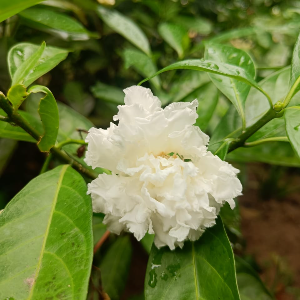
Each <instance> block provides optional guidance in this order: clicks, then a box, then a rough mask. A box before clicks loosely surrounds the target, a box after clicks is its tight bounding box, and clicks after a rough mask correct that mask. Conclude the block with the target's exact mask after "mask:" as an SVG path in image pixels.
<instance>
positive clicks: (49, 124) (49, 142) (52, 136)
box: [28, 85, 59, 152]
mask: <svg viewBox="0 0 300 300" xmlns="http://www.w3.org/2000/svg"><path fill="white" fill-rule="evenodd" d="M28 92H29V93H44V94H45V97H44V98H42V99H41V100H40V104H39V109H38V111H39V115H40V117H41V121H42V124H43V127H44V133H43V135H42V136H41V139H40V140H39V142H38V146H39V149H40V150H41V151H42V152H48V151H49V150H50V149H51V148H52V147H53V146H54V145H55V142H56V138H57V134H58V128H59V115H58V108H57V104H56V100H55V99H54V97H53V95H52V93H51V91H50V90H49V89H48V88H46V87H45V86H41V85H35V86H33V87H32V88H30V89H29V91H28Z"/></svg>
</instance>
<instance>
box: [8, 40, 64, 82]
mask: <svg viewBox="0 0 300 300" xmlns="http://www.w3.org/2000/svg"><path fill="white" fill-rule="evenodd" d="M39 49H40V48H39V46H37V45H33V44H29V43H20V44H17V45H15V46H14V47H12V48H11V49H10V51H9V53H8V68H9V72H10V76H11V78H12V79H13V82H16V81H18V80H16V79H15V78H16V76H17V74H18V73H20V71H18V70H19V69H24V68H25V67H26V66H28V62H29V61H30V60H35V64H34V66H33V67H31V68H26V74H25V72H24V77H23V78H22V77H20V80H21V81H22V80H23V84H24V85H25V86H29V85H30V84H31V83H32V82H34V81H35V80H36V79H38V78H39V77H41V76H42V75H44V74H46V73H47V72H49V71H50V70H51V69H53V68H54V67H55V66H57V65H58V64H59V63H60V62H61V61H62V60H64V59H65V58H66V57H67V55H68V52H69V51H68V50H65V49H59V48H54V47H46V48H45V49H44V50H43V53H42V55H41V56H40V58H39V59H38V60H36V53H37V52H38V51H39ZM33 58H34V59H33Z"/></svg>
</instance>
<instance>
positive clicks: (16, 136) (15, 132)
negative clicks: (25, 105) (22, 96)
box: [0, 109, 42, 143]
mask: <svg viewBox="0 0 300 300" xmlns="http://www.w3.org/2000/svg"><path fill="white" fill-rule="evenodd" d="M19 113H20V115H21V116H22V117H23V118H24V119H25V120H26V121H27V122H29V123H30V124H31V125H32V126H33V127H34V128H36V129H37V130H38V131H39V132H40V133H41V132H42V128H41V124H40V122H38V121H37V120H36V118H34V117H33V116H31V115H30V114H29V113H27V112H25V111H19ZM0 115H2V116H6V114H5V112H4V111H3V110H2V109H0ZM0 138H7V139H12V140H17V141H25V142H31V143H34V142H36V140H35V139H34V138H33V137H31V136H30V135H29V134H28V133H27V132H26V131H24V130H23V129H22V128H20V127H18V126H13V125H11V124H9V123H7V122H0Z"/></svg>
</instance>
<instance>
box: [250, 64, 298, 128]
mask: <svg viewBox="0 0 300 300" xmlns="http://www.w3.org/2000/svg"><path fill="white" fill-rule="evenodd" d="M289 78H290V67H287V68H284V69H281V70H279V71H277V72H274V73H272V74H271V75H269V76H268V77H266V78H265V79H263V80H262V81H260V82H259V85H260V87H261V88H262V89H263V90H265V91H266V92H267V93H268V94H269V95H270V97H271V99H272V102H273V104H275V103H277V102H278V101H283V100H284V98H285V96H286V95H287V93H288V91H289ZM298 104H300V93H297V94H296V95H295V96H294V97H293V99H292V101H291V102H290V103H289V106H294V105H298ZM269 107H270V106H269V104H268V101H267V100H266V98H265V97H264V95H262V94H261V93H260V92H258V91H257V90H256V89H253V88H251V90H250V93H249V95H248V98H247V100H246V105H245V113H246V124H247V127H248V126H250V125H252V124H254V123H255V122H256V121H257V120H258V119H260V118H261V117H262V116H263V115H264V114H265V113H266V112H267V111H268V109H269Z"/></svg>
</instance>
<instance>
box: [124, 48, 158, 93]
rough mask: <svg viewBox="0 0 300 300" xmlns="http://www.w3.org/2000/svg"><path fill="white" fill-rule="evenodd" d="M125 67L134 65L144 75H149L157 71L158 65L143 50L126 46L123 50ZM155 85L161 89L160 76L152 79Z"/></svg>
mask: <svg viewBox="0 0 300 300" xmlns="http://www.w3.org/2000/svg"><path fill="white" fill-rule="evenodd" d="M123 58H124V62H125V68H126V69H128V68H129V67H133V68H134V69H135V70H136V71H137V72H138V73H139V74H140V75H142V76H143V77H148V76H151V75H152V74H154V73H155V72H157V68H156V65H155V64H154V63H153V61H152V59H151V58H150V57H149V56H147V55H145V54H144V53H143V52H141V51H139V50H135V49H130V48H126V49H125V50H124V51H123ZM150 82H151V83H153V85H154V87H155V88H157V89H160V80H159V77H155V78H152V79H151V80H150Z"/></svg>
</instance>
